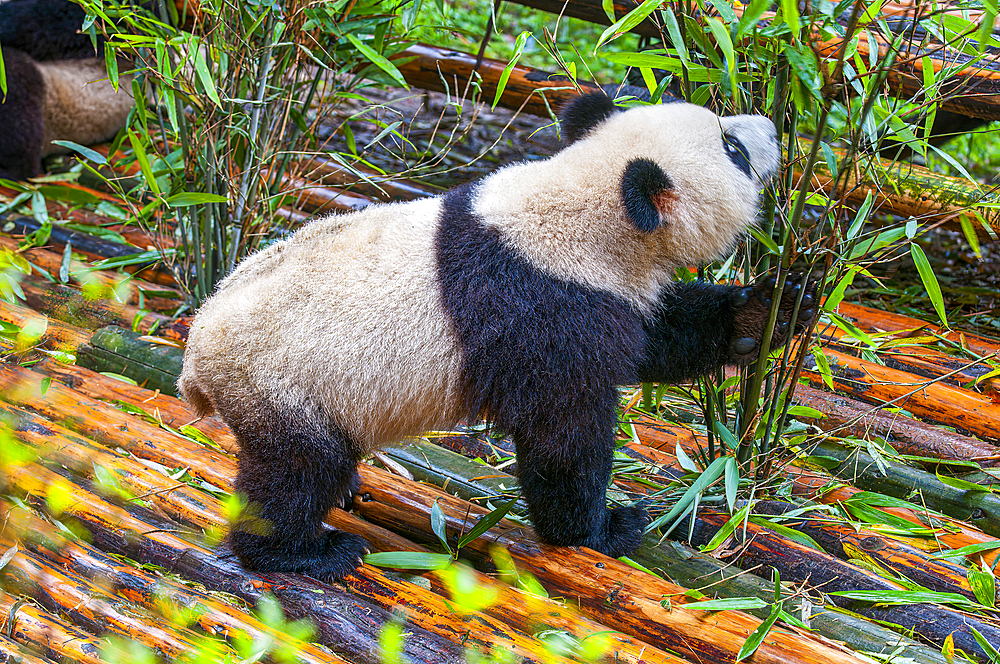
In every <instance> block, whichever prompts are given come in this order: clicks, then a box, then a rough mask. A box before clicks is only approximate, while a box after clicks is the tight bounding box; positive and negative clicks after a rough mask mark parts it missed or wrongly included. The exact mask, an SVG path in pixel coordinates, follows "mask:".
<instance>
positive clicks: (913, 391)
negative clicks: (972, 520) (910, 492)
mask: <svg viewBox="0 0 1000 664" xmlns="http://www.w3.org/2000/svg"><path fill="white" fill-rule="evenodd" d="M825 353H826V356H827V360H829V362H830V369H831V371H832V372H833V384H834V386H835V387H836V388H837V389H838V390H843V391H844V392H846V393H848V394H851V395H853V396H857V397H858V398H860V399H863V400H864V401H867V402H869V403H874V404H878V405H881V404H886V403H891V404H892V405H893V406H897V407H899V408H905V409H906V410H908V411H910V412H911V413H913V414H914V415H916V416H918V417H923V418H926V419H928V420H931V421H933V422H938V423H940V424H946V425H948V426H953V427H955V428H956V429H959V430H960V431H966V432H969V433H972V434H975V435H977V436H980V437H983V438H997V437H998V435H1000V434H998V432H1000V404H996V403H994V402H993V401H992V400H991V399H990V398H989V397H987V396H984V395H982V394H978V393H976V392H972V391H970V390H964V389H962V388H960V387H955V386H952V385H946V384H944V383H941V382H930V381H929V380H926V379H923V378H920V377H917V376H914V375H913V374H909V373H906V372H903V371H899V370H897V369H890V368H889V367H884V366H882V365H880V364H876V363H874V362H867V361H865V360H861V359H858V358H856V357H853V356H851V355H847V354H844V353H838V352H836V351H834V350H832V349H827V350H826V351H825ZM803 375H805V376H806V377H808V379H809V382H810V383H812V384H813V385H815V386H816V387H822V386H823V385H824V382H823V378H822V376H821V375H820V374H819V373H818V372H817V371H811V370H804V371H803Z"/></svg>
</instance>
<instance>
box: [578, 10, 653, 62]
mask: <svg viewBox="0 0 1000 664" xmlns="http://www.w3.org/2000/svg"><path fill="white" fill-rule="evenodd" d="M662 4H663V0H643V3H642V4H641V5H639V6H638V7H636V8H635V9H633V10H632V11H630V12H629V13H628V14H625V16H622V17H621V18H620V19H618V20H617V21H615V22H614V23H613V24H611V26H609V27H608V29H607V30H605V31H604V32H603V33H601V38H600V39H598V40H597V44H596V45H595V46H594V53H595V54H596V53H597V49H599V48H600V47H601V46H603V45H604V44H605V43H607V42H609V41H611V40H612V39H617V38H618V37H619V36H621V35H623V34H625V33H626V32H628V31H629V30H631V29H632V28H634V27H635V26H637V25H639V24H640V23H642V22H643V21H644V20H646V17H647V16H649V15H650V14H652V13H653V10H654V9H656V8H657V7H659V6H660V5H662Z"/></svg>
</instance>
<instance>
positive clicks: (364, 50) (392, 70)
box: [345, 33, 410, 90]
mask: <svg viewBox="0 0 1000 664" xmlns="http://www.w3.org/2000/svg"><path fill="white" fill-rule="evenodd" d="M345 37H347V41H349V42H351V44H353V45H354V48H356V49H358V50H359V51H361V55H363V56H365V57H366V58H367V59H368V61H369V62H371V63H372V64H373V65H375V66H376V67H378V68H379V69H381V70H382V71H384V72H385V73H386V74H388V75H389V76H390V77H391V78H392V80H394V81H396V82H397V83H399V84H400V85H401V86H402V87H404V88H406V89H407V90H409V89H410V86H409V85H408V84H407V82H406V79H405V78H403V75H402V74H401V73H400V71H399V70H398V69H396V65H394V64H392V63H391V62H389V61H388V60H387V59H386V58H385V57H383V56H382V55H380V54H379V53H377V52H376V51H375V49H373V48H372V47H371V46H369V45H368V44H365V43H364V42H362V41H361V40H360V39H358V38H357V37H355V36H354V35H352V34H351V33H347V34H346V35H345Z"/></svg>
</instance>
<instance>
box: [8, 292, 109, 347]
mask: <svg viewBox="0 0 1000 664" xmlns="http://www.w3.org/2000/svg"><path fill="white" fill-rule="evenodd" d="M0 321H3V322H5V323H10V324H11V325H16V326H17V327H19V328H21V331H22V334H24V335H25V343H28V344H30V346H37V345H41V346H42V347H43V348H49V349H51V350H61V351H66V352H69V353H75V352H76V349H77V348H79V347H80V346H82V345H83V344H85V343H87V341H88V340H89V339H90V332H88V331H87V330H82V329H80V328H78V327H76V326H74V325H70V324H68V323H64V322H62V321H60V320H56V319H54V318H49V317H48V316H46V315H45V314H40V313H38V312H37V311H35V310H34V309H29V308H28V307H22V306H20V305H17V304H10V303H8V302H3V301H0Z"/></svg>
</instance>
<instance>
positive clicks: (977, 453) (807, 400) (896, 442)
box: [640, 385, 1000, 466]
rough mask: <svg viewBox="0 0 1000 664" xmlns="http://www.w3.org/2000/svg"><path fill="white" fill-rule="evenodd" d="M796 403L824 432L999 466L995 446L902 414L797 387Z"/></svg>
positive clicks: (907, 451) (998, 450) (917, 453)
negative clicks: (812, 412) (873, 438)
mask: <svg viewBox="0 0 1000 664" xmlns="http://www.w3.org/2000/svg"><path fill="white" fill-rule="evenodd" d="M795 402H796V403H798V404H801V405H804V406H809V407H810V408H815V409H816V410H818V411H820V412H822V413H823V414H824V415H826V417H824V418H810V417H804V416H799V417H798V419H800V420H802V421H804V422H809V423H810V424H814V425H815V426H817V427H819V428H820V429H823V430H824V431H834V430H835V431H836V432H837V434H838V435H841V436H844V435H851V436H856V437H858V438H865V437H867V436H869V435H871V434H875V435H877V436H881V437H882V438H885V439H886V440H887V441H889V442H890V443H891V444H892V446H893V447H894V448H895V449H896V450H898V451H899V452H901V453H903V454H912V455H914V456H924V457H932V458H936V459H955V460H964V461H970V460H974V461H978V462H979V463H981V464H982V465H984V466H996V465H1000V458H998V456H1000V447H998V446H996V445H993V444H991V443H988V442H984V441H981V440H978V439H976V438H972V437H970V436H963V435H961V434H958V433H954V432H952V431H948V430H947V429H943V428H941V427H937V426H934V425H931V424H925V423H924V422H920V421H919V420H914V419H912V418H909V417H906V416H904V415H900V414H894V413H888V412H885V411H883V410H879V409H877V408H873V407H871V406H869V405H868V404H865V403H862V402H859V401H856V400H854V399H851V398H848V397H844V396H841V395H839V394H834V393H832V392H827V391H826V390H818V389H815V388H812V387H809V386H807V385H799V386H797V387H796V388H795ZM641 437H642V435H641V434H640V438H641Z"/></svg>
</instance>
